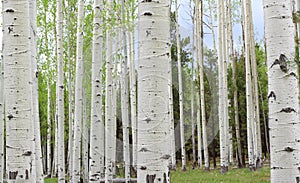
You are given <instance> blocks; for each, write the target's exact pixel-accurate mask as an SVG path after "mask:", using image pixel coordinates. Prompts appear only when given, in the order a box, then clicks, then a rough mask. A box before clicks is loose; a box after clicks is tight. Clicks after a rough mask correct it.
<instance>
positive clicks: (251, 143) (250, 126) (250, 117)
mask: <svg viewBox="0 0 300 183" xmlns="http://www.w3.org/2000/svg"><path fill="white" fill-rule="evenodd" d="M243 3H244V8H245V9H244V10H243V11H245V22H244V24H245V29H244V31H245V70H246V108H247V142H248V144H247V145H248V164H249V165H248V166H249V169H250V170H254V169H255V156H256V144H257V143H256V140H255V129H256V128H254V111H253V94H252V75H251V65H250V64H251V63H250V62H251V57H250V54H251V53H250V51H251V48H250V44H251V43H250V22H249V21H250V12H249V9H250V5H249V3H250V2H249V1H248V0H244V2H243Z"/></svg>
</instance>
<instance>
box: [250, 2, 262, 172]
mask: <svg viewBox="0 0 300 183" xmlns="http://www.w3.org/2000/svg"><path fill="white" fill-rule="evenodd" d="M249 10H250V12H249V14H250V21H249V23H250V53H251V54H250V55H251V72H252V81H253V84H252V87H253V88H252V90H253V114H254V128H255V131H254V132H255V133H254V138H255V142H256V144H255V146H256V152H255V155H256V156H255V166H256V168H260V166H261V159H262V147H261V145H262V144H261V129H260V116H259V100H258V74H257V61H256V52H255V41H254V30H253V29H254V28H253V18H252V16H253V15H252V6H251V2H250V3H249Z"/></svg>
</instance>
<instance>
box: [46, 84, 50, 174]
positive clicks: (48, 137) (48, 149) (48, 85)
mask: <svg viewBox="0 0 300 183" xmlns="http://www.w3.org/2000/svg"><path fill="white" fill-rule="evenodd" d="M47 89H48V94H47V176H51V85H50V81H48V84H47Z"/></svg>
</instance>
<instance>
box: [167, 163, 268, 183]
mask: <svg viewBox="0 0 300 183" xmlns="http://www.w3.org/2000/svg"><path fill="white" fill-rule="evenodd" d="M171 182H172V183H269V182H270V167H269V166H268V165H265V166H264V167H263V168H261V169H259V170H257V171H255V172H251V171H250V170H249V169H248V168H241V169H238V168H232V169H230V170H229V171H228V172H227V173H226V174H220V169H215V170H210V171H209V172H206V171H205V170H203V169H202V170H199V169H194V170H193V169H191V168H187V171H185V172H183V171H181V169H180V168H178V170H177V171H172V172H171Z"/></svg>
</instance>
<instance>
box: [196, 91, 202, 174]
mask: <svg viewBox="0 0 300 183" xmlns="http://www.w3.org/2000/svg"><path fill="white" fill-rule="evenodd" d="M196 100H197V136H198V144H197V145H198V158H197V159H198V167H199V168H202V138H201V137H202V136H201V122H200V121H201V109H200V108H201V107H200V91H197V96H196Z"/></svg>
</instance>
